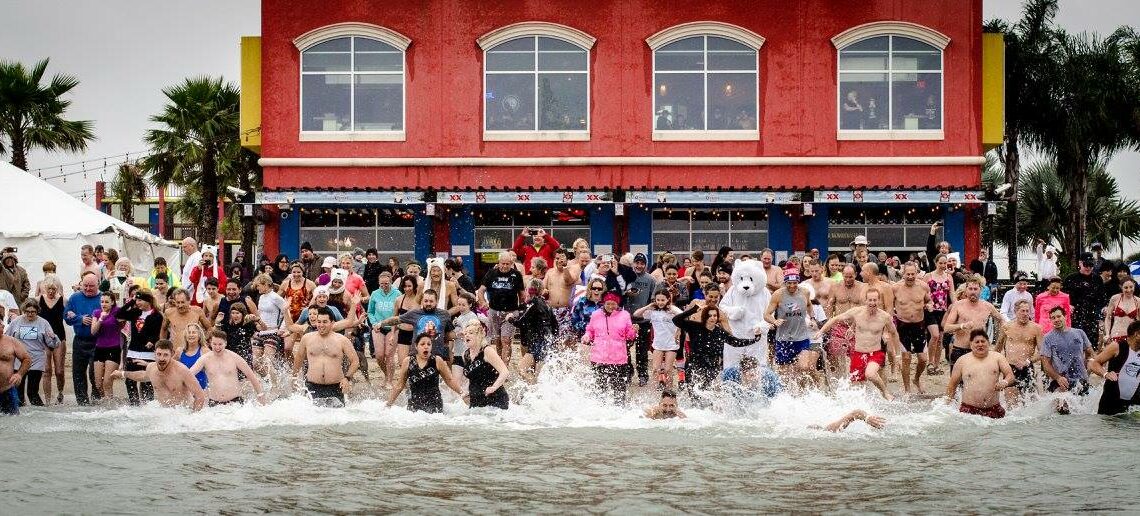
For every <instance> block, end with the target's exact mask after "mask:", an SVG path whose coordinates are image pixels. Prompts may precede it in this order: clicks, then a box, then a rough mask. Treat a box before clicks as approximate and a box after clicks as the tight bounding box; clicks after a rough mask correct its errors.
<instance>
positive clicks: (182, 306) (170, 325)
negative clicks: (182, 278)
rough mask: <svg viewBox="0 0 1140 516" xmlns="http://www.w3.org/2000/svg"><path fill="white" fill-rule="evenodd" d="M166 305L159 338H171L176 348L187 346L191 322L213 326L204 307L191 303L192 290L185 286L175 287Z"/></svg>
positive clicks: (203, 326)
mask: <svg viewBox="0 0 1140 516" xmlns="http://www.w3.org/2000/svg"><path fill="white" fill-rule="evenodd" d="M166 306H167V308H166V311H165V312H163V314H162V316H163V319H162V328H161V329H160V330H159V338H162V339H169V340H170V341H171V342H173V343H174V349H175V350H178V351H181V350H182V349H183V348H185V347H186V327H187V326H189V325H190V324H193V323H198V325H200V326H201V327H202V328H203V329H209V328H212V327H213V324H212V323H211V322H210V319H208V318H207V317H206V312H205V311H204V310H202V307H200V306H193V305H191V304H190V292H189V291H187V290H186V289H184V288H180V289H175V290H174V293H173V294H171V296H170V301H169V302H168V303H167V305H166Z"/></svg>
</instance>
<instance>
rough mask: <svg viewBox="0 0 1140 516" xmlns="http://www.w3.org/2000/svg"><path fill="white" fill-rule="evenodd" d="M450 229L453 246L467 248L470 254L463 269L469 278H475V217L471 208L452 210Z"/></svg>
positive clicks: (464, 261) (465, 257)
mask: <svg viewBox="0 0 1140 516" xmlns="http://www.w3.org/2000/svg"><path fill="white" fill-rule="evenodd" d="M449 217H450V219H449V220H448V222H449V224H448V227H449V228H450V230H451V245H452V247H454V246H460V245H464V246H467V250H468V251H469V254H468V255H467V256H464V257H463V267H464V268H465V269H467V275H468V276H469V277H472V278H474V277H475V260H476V259H477V258H478V257H477V256H475V215H474V212H472V210H471V208H467V207H456V208H454V209H452V210H451V214H450V215H449ZM476 281H477V279H476Z"/></svg>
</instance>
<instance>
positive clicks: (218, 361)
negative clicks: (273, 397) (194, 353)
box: [190, 330, 265, 407]
mask: <svg viewBox="0 0 1140 516" xmlns="http://www.w3.org/2000/svg"><path fill="white" fill-rule="evenodd" d="M228 341H229V336H228V335H226V332H224V331H221V330H214V331H212V332H210V351H208V352H207V353H206V354H204V355H202V358H199V359H198V361H197V362H195V363H194V366H193V367H191V368H190V374H193V375H196V374H198V373H199V372H201V371H203V370H205V371H206V379H207V380H208V381H207V382H206V385H209V389H208V390H207V394H209V397H210V399H209V401H208V403H209V405H210V406H211V407H213V406H214V405H225V404H229V403H236V404H238V405H241V404H243V403H245V399H244V398H242V396H241V391H242V385H241V380H240V379H239V377H238V373H241V374H243V375H245V377H246V378H248V379H249V382H250V383H252V384H253V392H256V393H257V401H258V402H259V403H261V404H262V405H264V404H265V391H263V390H262V388H261V379H260V378H258V377H257V375H256V374H254V372H253V369H252V368H250V367H249V364H248V363H247V362H246V361H245V358H243V357H242V356H241V355H239V354H237V353H234V352H233V351H230V350H228V349H226V343H227V342H228Z"/></svg>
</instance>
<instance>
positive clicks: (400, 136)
mask: <svg viewBox="0 0 1140 516" xmlns="http://www.w3.org/2000/svg"><path fill="white" fill-rule="evenodd" d="M358 37H359V38H368V39H374V40H377V41H380V42H382V43H386V44H388V45H391V46H392V47H395V48H396V49H397V50H399V51H400V60H401V63H402V67H401V69H400V72H399V75H400V77H401V78H402V82H401V87H400V96H401V99H400V102H401V106H400V117H401V120H400V127H401V129H399V130H392V131H352V130H349V131H306V130H304V129H303V127H304V123H305V121H304V117H303V116H302V113H304V109H305V88H304V81H305V75H322V74H323V73H319V72H309V73H308V74H306V72H305V71H304V70H303V69H301V67H302V66H303V60H304V53H305V51H306V50H308V49H309V48H310V47H312V46H314V45H317V44H320V43H323V42H325V41H330V40H333V39H337V38H358ZM350 41H351V42H352V43H351V44H350V46H349V71H348V72H344V75H348V76H349V77H350V78H352V80H351V82H350V84H351V87H350V88H349V114H350V117H351V118H355V116H356V95H355V94H354V93H353V89H354V88H355V87H356V85H355V77H356V75H357V73H358V72H356V70H355V62H356V44H355V40H354V39H350ZM411 44H412V40H411V39H410V38H408V37H407V36H404V35H403V34H400V33H399V32H396V31H394V30H391V29H388V28H385V27H381V26H379V25H372V24H369V23H358V22H346V23H336V24H333V25H326V26H324V27H320V28H317V29H313V30H311V31H309V32H306V33H304V34H302V35H300V36H298V37H297V38H296V39H294V40H293V45H295V46H296V47H297V50H298V55H297V58H298V59H297V62H298V68H299V69H298V72H297V82H298V87H297V92H298V95H297V97H298V101H297V115H298V117H297V118H298V124H297V125H298V128H297V129H298V131H299V134H298V137H297V140H298V141H302V142H347V141H357V142H382V141H399V142H402V141H406V140H407V132H406V131H407V127H408V53H407V50H408V46H410V45H411ZM328 73H332V74H335V73H336V72H328ZM364 73H365V74H372V75H396V73H395V72H385V73H376V72H364Z"/></svg>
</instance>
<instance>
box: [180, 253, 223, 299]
mask: <svg viewBox="0 0 1140 516" xmlns="http://www.w3.org/2000/svg"><path fill="white" fill-rule="evenodd" d="M201 253H202V258H201V259H200V260H198V265H197V266H195V267H194V269H193V270H191V271H190V278H189V279H190V283H189V284H188V285H187V287H188V290H190V304H192V305H194V306H202V303H203V302H204V301H205V300H206V279H207V278H217V279H218V289H219V290H225V288H226V283H227V278H226V271H225V269H224V268H222V267H218V262H217V260H216V259H215V258H216V257H217V255H218V247H217V246H213V245H203V246H202V251H201Z"/></svg>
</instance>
